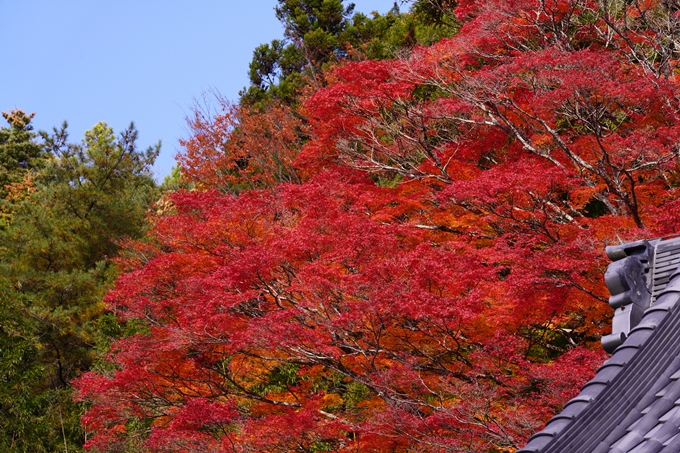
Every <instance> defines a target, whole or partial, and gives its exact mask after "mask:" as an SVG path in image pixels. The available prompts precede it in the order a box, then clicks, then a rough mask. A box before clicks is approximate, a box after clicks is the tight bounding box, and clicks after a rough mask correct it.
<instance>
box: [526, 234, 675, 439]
mask: <svg viewBox="0 0 680 453" xmlns="http://www.w3.org/2000/svg"><path fill="white" fill-rule="evenodd" d="M607 254H608V255H609V257H610V258H611V259H612V260H614V263H612V264H611V265H610V266H609V269H608V270H607V273H606V274H605V281H606V282H607V286H608V287H609V290H610V291H611V293H612V297H611V298H610V302H609V303H610V304H611V305H612V307H614V308H615V315H614V325H613V333H612V335H608V336H607V337H605V338H603V346H604V347H605V349H607V350H609V351H610V352H613V354H612V356H611V358H610V359H609V360H607V361H606V362H605V363H604V364H603V365H602V366H601V367H600V369H599V370H598V371H597V374H596V375H595V377H594V378H593V379H591V380H590V381H589V382H588V383H586V385H585V386H584V387H583V388H582V389H581V393H580V394H579V395H578V396H576V397H575V398H573V399H572V400H571V401H569V402H568V403H567V404H566V405H565V407H564V409H563V411H562V412H561V413H559V414H558V415H556V416H555V417H553V418H552V419H551V420H550V421H549V422H548V423H547V425H546V427H545V428H544V429H543V430H542V431H540V432H538V433H536V434H535V435H534V436H533V437H532V438H531V439H529V442H528V443H527V445H526V446H525V447H524V448H523V449H521V450H519V451H518V452H517V453H529V452H532V453H539V452H540V453H548V452H550V453H658V452H662V453H678V452H680V435H679V434H680V304H678V303H677V302H678V301H679V300H680V270H678V263H680V238H672V239H655V240H651V241H638V242H634V243H629V244H623V245H621V246H616V247H608V248H607Z"/></svg>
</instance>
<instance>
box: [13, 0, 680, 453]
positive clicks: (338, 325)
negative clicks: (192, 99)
mask: <svg viewBox="0 0 680 453" xmlns="http://www.w3.org/2000/svg"><path fill="white" fill-rule="evenodd" d="M401 7H402V9H403V11H400V9H399V7H398V6H397V5H396V4H395V8H393V9H392V10H391V11H389V12H387V13H386V14H384V15H380V14H377V13H376V14H373V15H371V16H370V17H369V16H366V15H363V14H360V13H355V12H354V9H353V5H351V4H348V3H344V2H343V1H342V0H278V6H277V7H276V9H275V14H276V16H277V18H278V19H279V20H280V21H281V23H282V24H283V26H284V33H283V36H282V38H281V39H279V40H274V41H272V42H271V43H268V44H263V45H261V46H259V47H257V48H256V49H255V50H254V53H253V60H252V62H251V64H250V67H249V68H248V74H249V77H250V82H251V84H250V86H248V87H246V88H244V90H243V91H242V92H241V94H240V99H238V100H237V101H229V100H226V99H223V98H221V97H220V96H215V98H214V106H215V107H216V108H215V109H214V110H211V109H208V108H200V107H198V106H197V107H196V108H195V109H194V111H193V112H192V114H191V115H190V117H189V118H188V122H189V126H190V131H191V133H190V135H189V136H188V137H187V138H186V139H185V140H183V141H182V142H181V146H182V151H181V152H180V154H179V155H178V156H177V161H178V167H177V169H176V171H175V172H174V173H173V175H172V176H171V177H168V178H167V179H166V181H165V182H164V183H163V184H162V185H161V186H158V185H157V184H156V183H155V182H154V181H153V179H152V177H151V173H150V165H151V164H152V163H153V160H154V158H155V156H157V154H158V148H151V149H149V150H146V151H140V150H138V149H137V148H136V146H135V138H136V132H135V130H134V127H131V128H130V129H128V130H126V131H123V132H122V133H121V134H120V135H119V136H118V137H116V136H115V135H114V133H113V131H112V130H111V129H110V128H109V127H108V126H107V125H106V124H103V123H100V124H97V125H96V126H94V127H93V129H91V130H90V131H88V132H87V133H86V134H85V137H84V139H83V140H82V141H80V142H79V143H72V142H70V141H69V140H68V137H67V134H66V128H65V126H64V127H62V128H58V129H55V130H54V131H53V132H52V133H49V134H48V133H44V132H43V133H40V134H39V135H38V134H37V133H35V132H34V131H33V129H32V127H31V124H30V122H31V118H32V117H31V115H27V114H26V113H24V112H22V111H20V110H13V111H11V112H8V113H5V114H4V117H5V119H6V121H7V123H8V125H9V126H8V127H5V128H1V129H0V186H1V187H2V189H0V236H2V238H1V239H2V240H0V267H1V268H2V270H1V271H0V298H1V302H2V303H1V304H0V377H1V379H0V449H3V451H8V452H29V451H30V452H57V451H59V452H61V451H68V452H77V451H83V450H87V451H91V452H131V453H132V452H178V453H179V452H225V453H246V452H252V453H255V452H258V453H259V452H263V453H264V452H267V453H283V452H305V453H307V452H309V453H312V452H324V451H333V452H376V453H387V452H394V453H397V452H398V453H401V452H404V453H406V452H428V453H429V452H432V453H460V452H465V453H473V452H474V453H509V452H513V451H515V450H516V449H518V448H521V447H522V446H523V444H524V442H526V440H527V439H528V437H529V436H530V435H531V434H532V433H533V432H535V431H536V430H538V429H540V428H541V427H542V426H543V424H544V423H545V422H546V421H547V420H548V419H549V418H550V416H551V415H552V414H554V413H555V412H557V411H559V410H560V408H561V407H562V405H563V404H564V403H565V402H566V401H568V399H569V398H571V397H573V396H574V395H575V394H576V393H577V392H578V390H579V388H580V387H581V386H582V385H583V384H584V383H585V382H586V381H587V380H588V379H589V378H590V377H591V376H592V375H593V373H594V371H595V370H596V368H597V367H598V366H599V365H600V364H601V363H602V362H603V360H605V359H606V354H605V353H604V352H603V351H602V349H601V346H600V338H601V337H602V335H604V334H607V333H609V332H610V329H611V326H610V323H611V309H610V307H609V306H608V304H607V303H606V302H607V298H608V294H607V291H606V287H605V285H604V281H603V278H602V275H603V272H604V269H605V267H606V265H607V258H606V256H605V254H604V248H605V246H607V245H612V244H618V243H620V242H621V241H623V242H627V241H633V240H637V239H642V238H649V237H660V236H668V235H676V234H679V233H680V201H679V195H680V189H679V186H680V169H679V167H678V165H679V161H678V156H679V153H680V148H679V143H680V87H679V85H678V77H677V73H678V70H679V68H678V63H679V61H680V60H679V59H678V56H679V53H680V3H678V2H676V1H673V0H668V1H667V0H644V1H643V0H629V1H625V2H624V1H618V0H611V1H610V0H599V1H590V0H548V1H539V0H484V1H482V0H459V1H452V0H415V1H413V2H410V3H409V4H408V7H406V5H401ZM244 70H245V68H244Z"/></svg>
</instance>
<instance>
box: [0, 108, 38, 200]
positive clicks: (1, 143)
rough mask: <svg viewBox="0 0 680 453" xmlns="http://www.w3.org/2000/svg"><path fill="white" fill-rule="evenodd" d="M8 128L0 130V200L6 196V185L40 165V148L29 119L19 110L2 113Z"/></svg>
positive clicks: (30, 117)
mask: <svg viewBox="0 0 680 453" xmlns="http://www.w3.org/2000/svg"><path fill="white" fill-rule="evenodd" d="M2 116H3V117H4V118H5V120H6V121H7V122H8V123H9V125H10V127H5V128H0V198H3V199H4V198H5V197H6V196H7V188H6V185H7V184H11V183H15V182H18V181H21V179H22V178H23V176H24V174H25V173H26V172H27V171H29V170H30V169H32V168H35V167H37V166H39V165H40V161H41V157H43V151H42V148H41V147H40V146H39V145H38V144H37V143H36V142H35V140H34V139H35V137H36V134H35V133H34V132H33V126H32V125H31V119H32V118H33V117H34V116H35V114H30V115H27V114H26V113H24V112H23V111H21V110H11V111H10V112H9V113H7V112H3V113H2Z"/></svg>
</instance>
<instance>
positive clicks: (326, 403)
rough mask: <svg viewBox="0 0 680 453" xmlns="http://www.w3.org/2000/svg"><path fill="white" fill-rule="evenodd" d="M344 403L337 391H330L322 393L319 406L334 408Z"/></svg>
mask: <svg viewBox="0 0 680 453" xmlns="http://www.w3.org/2000/svg"><path fill="white" fill-rule="evenodd" d="M344 404H345V400H344V399H343V398H342V397H341V396H340V395H338V394H337V393H331V394H328V395H324V396H323V398H321V407H322V408H323V409H326V410H331V411H332V410H336V409H341V408H342V407H343V405H344Z"/></svg>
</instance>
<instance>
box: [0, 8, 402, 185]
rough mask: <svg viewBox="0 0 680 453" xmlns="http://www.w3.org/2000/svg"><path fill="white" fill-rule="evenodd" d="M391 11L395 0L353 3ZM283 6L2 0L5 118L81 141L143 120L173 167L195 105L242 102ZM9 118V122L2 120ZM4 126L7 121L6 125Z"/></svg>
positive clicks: (142, 140) (144, 134)
mask: <svg viewBox="0 0 680 453" xmlns="http://www.w3.org/2000/svg"><path fill="white" fill-rule="evenodd" d="M353 3H355V5H356V11H359V12H363V13H366V14H368V13H370V12H371V11H378V12H380V13H385V12H387V11H388V10H389V9H390V8H391V7H392V5H393V4H394V0H354V1H353ZM276 4H277V1H276V0H240V1H237V0H222V1H218V0H196V1H192V2H190V1H187V0H184V1H180V0H165V1H161V0H136V1H130V0H115V1H114V0H63V1H54V0H21V1H12V0H0V42H1V43H2V53H1V54H0V61H1V62H2V65H1V66H0V111H8V110H9V109H12V108H14V107H18V108H21V109H23V110H24V111H26V112H35V113H36V117H35V120H34V125H35V127H36V129H42V130H51V128H52V127H53V126H56V125H60V124H61V123H62V122H63V121H64V120H67V121H68V123H69V131H70V137H71V140H72V141H79V140H80V139H81V138H82V137H83V133H84V132H85V131H86V130H87V129H89V128H91V127H92V126H93V125H94V124H95V123H97V122H98V121H106V122H107V123H108V124H109V125H111V126H113V127H114V129H115V130H116V133H118V132H119V131H121V130H122V129H123V128H125V127H127V126H128V125H129V123H130V121H134V122H135V125H136V126H137V129H138V130H139V142H138V143H139V145H140V146H142V147H147V146H149V145H151V144H153V143H155V142H157V141H158V140H161V141H162V142H163V148H162V151H161V156H160V158H159V160H158V162H157V164H156V168H155V173H156V176H157V178H159V179H162V177H163V176H164V175H166V174H167V173H169V171H170V169H171V168H172V166H173V165H174V157H175V155H176V154H177V152H178V150H179V144H178V139H179V138H182V137H186V136H187V134H188V132H187V128H186V126H185V121H184V118H185V116H186V114H187V113H188V112H189V110H190V108H191V106H192V103H193V101H194V99H197V98H200V97H201V96H202V94H203V93H204V92H206V91H209V90H217V91H219V92H220V93H221V94H222V95H224V96H225V97H226V98H228V99H232V100H236V99H237V95H238V92H239V90H241V88H243V87H244V86H246V85H247V83H248V78H247V72H248V63H249V62H250V59H251V57H252V51H253V49H254V48H255V47H256V46H257V45H259V44H262V43H265V42H269V41H271V40H272V39H276V38H280V37H282V35H283V29H282V26H281V24H280V23H279V22H278V20H277V19H276V17H275V15H274V9H273V8H274V6H275V5H276ZM0 119H1V118H0ZM3 126H4V124H3Z"/></svg>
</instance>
